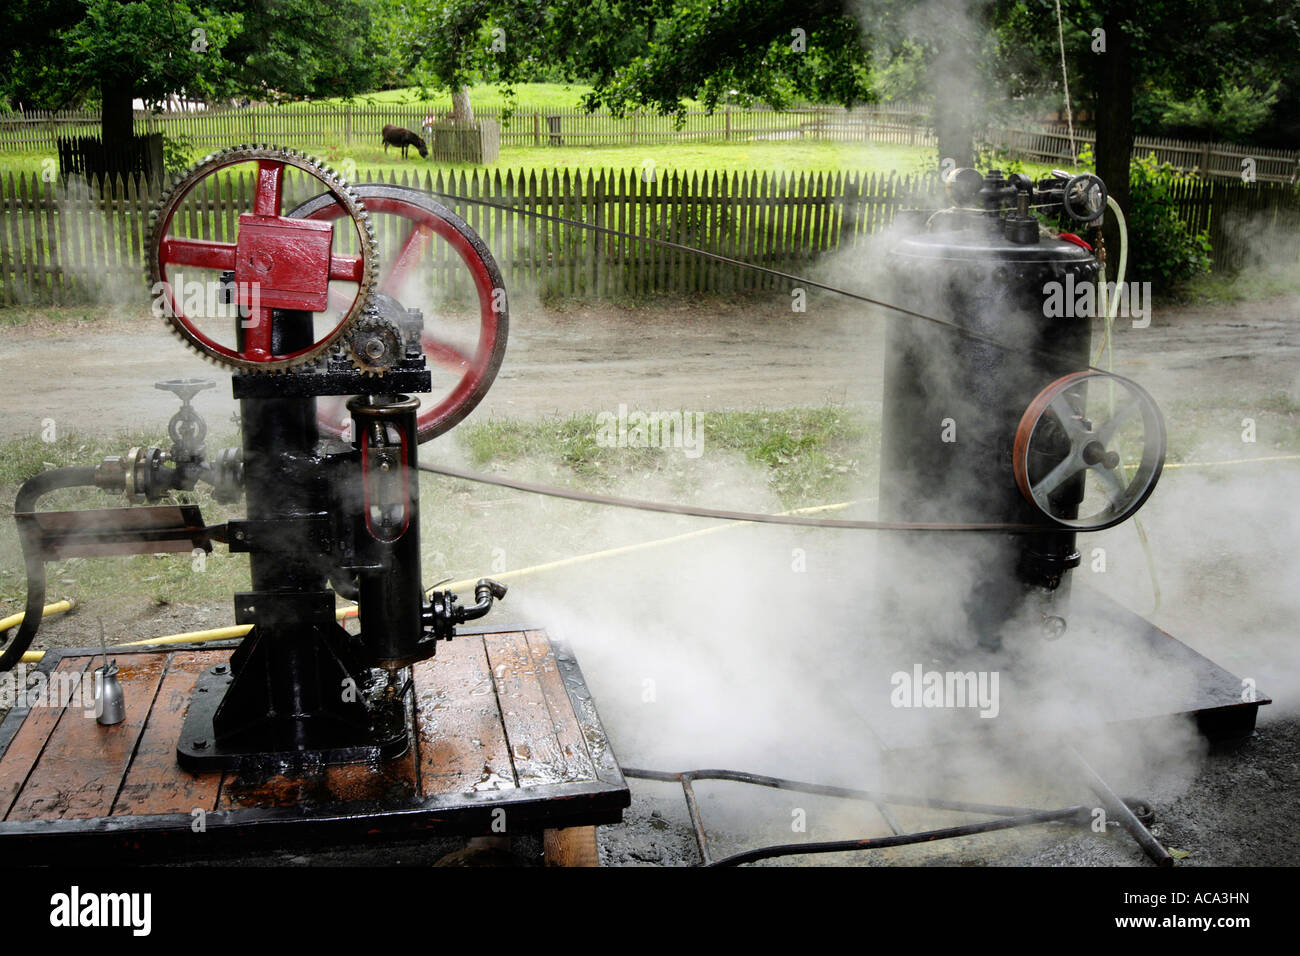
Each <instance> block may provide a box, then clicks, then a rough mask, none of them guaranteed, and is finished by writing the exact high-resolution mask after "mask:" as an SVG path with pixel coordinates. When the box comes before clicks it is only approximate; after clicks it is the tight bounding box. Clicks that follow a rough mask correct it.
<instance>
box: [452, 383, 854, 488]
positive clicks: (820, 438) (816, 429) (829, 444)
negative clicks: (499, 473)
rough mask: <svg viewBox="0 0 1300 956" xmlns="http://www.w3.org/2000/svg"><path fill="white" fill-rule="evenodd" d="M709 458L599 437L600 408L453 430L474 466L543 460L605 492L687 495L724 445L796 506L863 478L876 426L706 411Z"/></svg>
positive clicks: (780, 413)
mask: <svg viewBox="0 0 1300 956" xmlns="http://www.w3.org/2000/svg"><path fill="white" fill-rule="evenodd" d="M702 428H703V432H704V443H703V449H702V454H701V456H700V459H697V460H696V461H702V462H703V465H702V466H700V467H698V468H697V467H696V465H695V462H693V461H692V460H690V459H684V456H683V454H682V451H681V450H680V449H678V448H612V447H606V446H602V445H601V444H600V443H599V442H598V441H597V434H598V423H597V419H596V416H595V415H585V416H573V417H570V418H550V419H543V420H541V421H535V422H532V421H530V422H525V421H519V420H514V419H506V420H494V421H488V422H482V423H475V424H470V425H467V426H465V427H464V428H462V429H460V430H459V431H458V432H457V437H458V439H459V440H460V443H461V444H462V446H463V447H464V448H465V449H466V451H468V453H469V456H470V460H471V461H472V462H473V463H474V464H475V465H476V466H478V467H480V468H482V467H487V466H490V465H502V466H511V465H516V464H519V463H521V462H529V463H532V464H533V465H538V464H540V465H541V466H544V467H546V468H547V469H548V470H549V471H550V472H554V473H562V474H564V475H565V477H566V478H571V479H573V480H574V481H575V483H577V484H579V485H586V486H587V487H589V488H591V489H593V490H594V489H605V490H608V489H610V488H613V487H617V486H618V485H620V484H622V483H623V482H624V481H626V480H628V479H631V478H637V479H641V480H644V479H646V478H647V477H656V476H657V477H662V478H666V479H668V480H669V481H670V483H672V484H674V485H675V486H677V488H678V490H680V491H681V492H683V493H685V494H690V493H691V492H693V491H695V490H698V482H697V481H696V479H699V478H701V476H703V475H707V472H708V464H709V463H708V461H707V459H708V456H709V455H710V454H716V453H717V452H718V451H719V450H721V451H722V452H723V453H724V454H727V455H732V456H735V457H736V458H739V459H742V460H744V461H746V462H748V463H749V465H751V466H753V467H754V468H756V470H757V474H758V475H761V476H762V478H763V479H764V480H765V481H766V483H767V485H768V487H769V488H770V489H771V490H772V491H773V492H774V493H775V494H776V495H777V496H778V497H779V498H780V500H781V502H782V504H783V505H785V506H786V507H790V508H795V507H801V506H804V505H809V504H816V503H822V502H825V501H829V500H832V499H835V498H836V497H837V496H840V495H842V494H844V493H845V492H846V490H847V489H848V488H849V487H850V485H851V484H853V483H855V482H860V481H861V480H862V478H863V477H864V471H863V466H862V464H861V462H862V460H863V451H864V449H865V448H867V447H868V446H869V445H870V443H872V442H874V441H878V438H879V426H878V423H876V422H874V420H872V419H869V418H868V417H867V415H866V413H865V412H863V411H862V410H861V409H856V408H852V407H848V406H838V405H837V406H827V407H825V408H790V409H760V410H756V411H726V412H709V413H707V414H705V415H703V418H702Z"/></svg>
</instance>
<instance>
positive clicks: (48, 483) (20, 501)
mask: <svg viewBox="0 0 1300 956" xmlns="http://www.w3.org/2000/svg"><path fill="white" fill-rule="evenodd" d="M94 485H95V469H94V468H86V467H71V468H53V469H51V470H49V471H43V472H41V473H40V474H39V475H33V476H32V477H31V478H28V479H27V480H26V481H24V482H23V485H22V487H21V488H19V489H18V497H17V498H15V499H14V514H15V515H23V514H30V513H32V512H33V511H35V510H36V504H37V502H38V501H40V499H41V498H42V497H43V496H45V495H47V494H49V493H50V492H52V491H58V490H59V489H60V488H80V487H92V488H93V487H94ZM18 540H19V542H20V543H21V545H22V549H23V561H24V562H25V564H26V565H27V606H26V608H25V609H24V611H23V622H22V624H20V625H19V626H18V633H17V634H15V635H14V638H13V640H12V641H11V642H10V643H9V646H8V647H6V648H5V650H4V653H3V654H0V671H7V670H12V669H13V666H14V665H15V664H17V663H18V662H19V661H20V660H22V657H23V654H25V653H26V652H27V648H29V647H31V645H32V640H33V639H34V638H35V637H36V632H37V630H39V629H40V626H41V614H42V612H43V611H44V610H45V556H44V555H43V554H41V553H39V552H38V551H37V549H36V548H35V542H34V541H33V540H32V531H31V528H30V526H29V525H27V524H26V523H24V522H20V523H19V526H18Z"/></svg>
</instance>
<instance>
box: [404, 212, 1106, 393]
mask: <svg viewBox="0 0 1300 956" xmlns="http://www.w3.org/2000/svg"><path fill="white" fill-rule="evenodd" d="M427 192H428V194H429V195H430V196H436V197H437V198H438V199H441V200H444V201H446V202H449V203H453V204H454V203H465V204H467V205H471V206H484V207H486V208H489V209H500V210H501V211H502V212H508V213H513V214H515V215H517V216H531V217H533V218H534V219H541V220H543V221H545V222H555V223H559V224H561V225H564V226H574V227H575V228H578V229H586V230H588V231H590V232H596V233H600V234H602V235H607V236H617V237H619V238H621V239H630V240H632V241H633V242H642V243H646V244H648V245H652V246H658V247H660V248H663V249H673V250H676V251H678V252H685V253H689V254H690V255H694V256H702V257H703V258H705V259H712V260H713V261H714V262H721V263H723V264H725V265H730V266H736V267H737V268H739V269H750V270H752V271H754V272H761V273H762V274H764V275H769V276H774V277H776V278H778V279H784V280H786V281H787V282H793V283H796V284H797V285H799V286H810V287H812V288H814V289H821V290H822V291H823V292H830V293H833V294H834V295H842V296H844V297H845V298H848V299H853V300H855V301H857V302H865V303H867V304H868V305H874V306H878V307H880V308H882V309H888V310H890V311H892V312H897V313H899V314H901V315H906V316H910V317H911V318H914V319H922V320H924V321H926V322H930V323H933V324H934V325H940V326H943V327H944V328H946V329H951V330H952V331H954V332H957V333H959V334H960V335H964V336H966V337H967V338H971V339H976V340H978V341H980V342H985V343H987V344H989V345H992V346H994V347H996V348H999V349H1002V350H1003V351H1006V352H1018V353H1020V354H1022V355H1038V356H1041V357H1043V358H1049V359H1053V360H1055V361H1057V362H1069V363H1070V364H1071V367H1073V360H1072V359H1071V358H1070V357H1069V356H1066V355H1061V354H1059V353H1057V352H1053V351H1051V350H1050V349H1040V348H1033V347H1031V346H1025V345H1011V344H1010V343H1007V342H1003V341H1001V340H1000V339H998V338H995V337H994V336H992V335H985V334H984V333H983V332H976V331H975V330H974V329H968V328H965V327H964V326H961V325H958V324H957V323H956V322H950V321H948V320H947V319H941V318H938V317H937V316H933V315H927V314H926V313H924V312H917V311H915V310H913V309H905V308H903V307H902V306H901V305H894V304H893V303H892V302H885V301H884V300H882V299H874V298H872V297H871V296H869V295H863V294H862V293H860V292H850V291H849V290H847V289H841V288H839V287H837V286H833V285H828V284H827V283H825V282H818V281H817V280H815V279H809V278H807V277H806V276H797V275H794V274H793V273H790V272H782V271H781V270H780V269H772V268H769V267H768V266H760V265H757V264H755V263H753V262H745V261H744V260H743V259H733V258H731V257H730V256H724V255H722V254H721V253H717V252H709V251H708V250H705V249H697V248H696V247H694V246H688V245H684V244H682V243H679V242H671V241H669V240H667V239H656V238H654V237H653V236H638V235H634V234H633V233H630V232H623V231H622V230H620V229H611V228H610V227H609V226H598V225H596V224H595V223H591V222H584V221H583V220H581V219H569V218H567V217H565V216H553V215H551V214H550V213H544V212H538V211H537V210H535V209H520V208H518V207H516V206H511V205H509V204H507V203H499V202H493V201H492V200H490V199H481V198H479V197H476V196H474V197H471V196H457V195H455V194H454V193H443V192H438V191H437V190H427ZM556 198H558V197H556ZM1085 369H1086V370H1087V371H1090V372H1100V371H1103V370H1102V369H1100V368H1096V367H1095V366H1092V365H1088V366H1085Z"/></svg>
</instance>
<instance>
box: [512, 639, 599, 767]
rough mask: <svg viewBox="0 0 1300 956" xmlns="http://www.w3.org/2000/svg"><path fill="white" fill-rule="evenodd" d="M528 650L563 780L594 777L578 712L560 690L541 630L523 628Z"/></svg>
mask: <svg viewBox="0 0 1300 956" xmlns="http://www.w3.org/2000/svg"><path fill="white" fill-rule="evenodd" d="M524 637H525V639H526V640H527V641H528V652H529V654H531V655H532V660H533V669H534V671H535V672H536V673H537V679H538V682H539V683H540V684H541V687H542V693H543V694H545V696H546V703H547V706H548V707H549V709H550V712H551V726H552V729H553V730H554V731H555V738H556V740H557V742H558V743H559V745H560V753H561V755H562V756H563V758H564V763H565V767H566V777H565V779H567V780H595V779H596V768H595V766H594V765H593V764H592V760H591V754H590V753H589V752H588V750H587V741H586V739H585V738H584V737H583V734H582V727H581V726H580V725H579V723H578V716H577V715H576V714H575V713H574V712H573V704H572V703H571V702H570V701H569V695H568V694H567V693H566V692H565V690H564V679H563V677H562V676H561V675H560V669H559V668H558V667H557V666H556V662H555V649H554V648H553V647H551V641H550V638H548V637H547V636H546V632H545V631H525V632H524Z"/></svg>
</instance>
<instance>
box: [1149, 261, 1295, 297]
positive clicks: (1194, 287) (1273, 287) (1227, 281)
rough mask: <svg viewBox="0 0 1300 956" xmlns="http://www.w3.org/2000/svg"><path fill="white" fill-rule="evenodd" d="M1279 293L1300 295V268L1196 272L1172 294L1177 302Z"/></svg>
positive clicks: (1277, 294) (1263, 295)
mask: <svg viewBox="0 0 1300 956" xmlns="http://www.w3.org/2000/svg"><path fill="white" fill-rule="evenodd" d="M1280 295H1300V270H1297V269H1295V267H1291V268H1271V269H1269V268H1264V269H1243V270H1242V271H1241V272H1236V273H1232V272H1214V273H1210V274H1209V275H1203V276H1196V277H1195V278H1193V279H1189V280H1188V281H1187V282H1186V283H1184V284H1183V285H1181V286H1179V287H1178V289H1177V291H1176V292H1175V293H1174V294H1172V295H1171V296H1170V297H1169V301H1170V302H1172V303H1175V304H1190V303H1198V302H1201V303H1214V302H1253V301H1257V300H1259V299H1271V298H1274V297H1275V296H1280Z"/></svg>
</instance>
